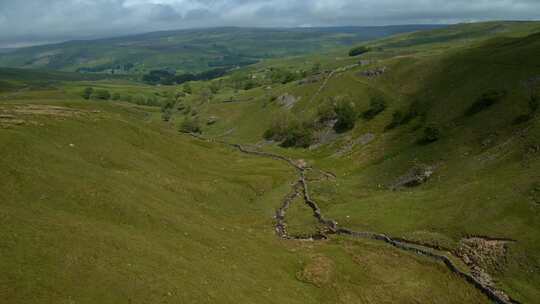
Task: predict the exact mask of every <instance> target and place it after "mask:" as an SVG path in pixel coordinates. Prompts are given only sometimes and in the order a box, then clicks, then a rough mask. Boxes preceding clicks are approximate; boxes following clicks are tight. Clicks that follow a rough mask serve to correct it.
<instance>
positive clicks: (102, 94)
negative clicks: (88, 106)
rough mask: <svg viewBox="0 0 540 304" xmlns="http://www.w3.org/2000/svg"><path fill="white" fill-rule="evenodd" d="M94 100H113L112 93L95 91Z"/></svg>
mask: <svg viewBox="0 0 540 304" xmlns="http://www.w3.org/2000/svg"><path fill="white" fill-rule="evenodd" d="M92 98H93V99H98V100H109V99H111V93H109V91H107V90H95V91H94V93H92Z"/></svg>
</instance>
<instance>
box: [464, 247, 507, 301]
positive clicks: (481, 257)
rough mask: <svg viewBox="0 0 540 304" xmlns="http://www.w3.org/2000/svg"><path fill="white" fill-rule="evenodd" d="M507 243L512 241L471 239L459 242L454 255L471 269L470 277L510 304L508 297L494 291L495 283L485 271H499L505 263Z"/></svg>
mask: <svg viewBox="0 0 540 304" xmlns="http://www.w3.org/2000/svg"><path fill="white" fill-rule="evenodd" d="M509 242H512V241H510V240H500V239H488V238H481V237H472V238H467V239H463V240H461V242H460V243H459V247H458V249H457V250H456V255H457V256H458V257H460V258H461V259H462V260H463V262H464V263H465V264H467V266H469V267H470V268H471V275H472V276H473V277H474V278H476V279H477V280H478V281H479V282H481V283H482V284H483V285H484V286H487V287H489V288H491V289H492V290H493V291H494V292H495V293H497V295H498V296H499V297H501V298H503V299H505V300H507V301H508V302H510V297H508V295H506V294H505V293H504V292H502V291H500V290H497V289H496V285H495V282H494V281H493V278H492V277H491V275H490V274H489V273H488V271H487V270H490V271H500V270H501V268H502V266H503V264H504V263H505V261H506V251H507V244H508V243H509Z"/></svg>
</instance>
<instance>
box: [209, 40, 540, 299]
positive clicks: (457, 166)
mask: <svg viewBox="0 0 540 304" xmlns="http://www.w3.org/2000/svg"><path fill="white" fill-rule="evenodd" d="M513 34H515V33H511V34H509V36H513ZM515 36H519V35H518V34H516V35H515ZM434 47H436V46H434ZM404 50H406V49H404ZM539 51H540V35H538V34H533V35H529V36H526V37H522V38H505V37H500V38H495V39H491V40H488V41H485V42H482V43H478V42H475V44H469V45H467V46H466V47H462V46H461V45H460V46H456V47H454V48H450V49H448V50H446V51H444V52H442V53H441V52H440V51H438V52H432V49H429V48H428V49H427V50H426V51H418V50H416V51H415V53H414V54H408V55H404V54H401V53H400V54H397V55H396V56H389V55H388V53H387V52H386V51H385V50H382V51H380V52H373V53H371V54H368V55H366V56H364V58H363V60H366V61H369V62H370V63H369V64H368V65H365V66H360V65H351V64H354V63H355V62H354V61H351V60H341V58H338V59H337V60H336V58H335V57H333V58H332V59H331V60H330V59H327V60H325V61H324V60H323V61H322V62H323V63H324V64H325V65H327V66H328V67H332V68H333V69H335V71H336V72H335V73H328V74H326V77H327V79H328V77H330V76H331V78H329V79H328V80H322V79H320V80H317V81H315V82H314V83H311V81H308V82H306V81H299V82H295V83H289V84H286V85H279V86H274V87H272V88H271V89H270V90H268V88H261V89H254V90H250V91H247V92H245V93H243V94H244V97H241V98H238V99H239V100H250V101H247V102H237V103H234V102H233V103H226V104H221V105H220V104H219V103H211V104H207V105H203V106H201V107H200V108H199V109H200V110H201V111H202V115H203V117H208V116H215V117H223V119H222V120H221V121H219V122H218V123H216V124H215V125H212V126H211V127H207V128H206V130H205V131H204V132H205V133H207V134H208V135H209V136H212V135H220V134H224V132H225V131H227V130H229V131H230V132H227V133H225V134H226V136H225V137H224V138H227V139H228V140H231V141H241V142H251V143H256V142H260V141H261V140H262V135H263V133H264V132H265V130H267V129H268V128H269V127H270V125H271V123H272V121H273V120H275V117H279V116H283V115H289V116H290V115H292V116H296V117H298V118H299V119H300V120H304V121H308V122H309V121H313V120H314V119H316V117H317V112H318V108H319V107H320V105H322V104H326V103H328V102H329V101H328V100H329V99H330V100H340V99H345V100H348V101H350V102H352V103H353V104H354V108H355V109H356V111H358V112H359V113H362V112H365V111H367V110H368V109H369V108H370V101H371V100H372V99H373V98H375V97H377V98H381V97H382V98H383V99H384V100H385V103H386V109H385V110H384V111H383V112H382V113H381V114H379V115H377V116H375V118H373V119H370V120H367V119H361V118H360V119H359V120H358V121H357V123H356V127H355V128H354V129H353V130H352V131H350V132H346V133H344V134H334V135H332V134H331V133H332V132H330V141H326V142H322V145H313V146H312V150H311V151H310V150H304V149H292V150H291V149H282V148H279V147H276V146H275V145H270V146H266V147H265V148H264V149H268V150H272V151H278V152H279V153H282V154H288V155H291V156H293V157H295V158H304V159H306V160H309V161H310V162H311V163H315V164H317V165H318V166H322V167H323V168H326V169H327V170H330V171H333V172H334V173H336V174H337V177H338V178H337V180H336V182H335V183H334V182H324V183H322V184H319V185H316V186H315V187H314V190H313V191H314V193H315V194H314V195H313V197H314V199H315V200H317V201H318V202H319V204H320V206H321V209H322V210H323V211H324V213H325V214H326V215H327V216H328V217H330V218H334V219H336V220H337V221H338V222H339V223H342V224H344V225H346V226H348V227H352V228H353V229H355V230H360V231H377V232H381V233H386V234H388V235H391V236H394V237H398V238H404V239H408V240H411V241H415V242H419V243H427V244H431V245H432V246H437V247H439V248H444V249H447V250H449V251H452V252H454V253H455V254H456V256H459V255H460V254H461V255H462V254H463V250H465V249H464V248H467V246H466V244H467V242H469V241H470V239H469V238H470V237H472V236H478V237H480V238H479V241H478V242H480V244H483V245H478V246H480V247H479V248H485V247H489V246H492V245H493V246H494V247H493V248H492V249H489V250H487V252H483V253H482V254H483V255H480V256H481V257H480V258H477V259H476V260H475V259H473V261H471V260H470V257H469V258H464V261H466V262H469V263H471V266H472V267H480V268H479V269H481V270H479V274H478V275H481V274H480V271H481V272H482V273H488V274H489V275H490V276H492V277H493V278H492V282H493V283H494V284H496V285H497V286H499V287H500V288H501V289H502V290H505V291H506V292H507V293H508V294H510V295H511V296H512V297H513V298H515V299H516V300H518V301H522V302H525V303H528V302H530V303H534V302H535V299H538V297H539V296H540V294H539V292H540V291H539V290H538V288H537V286H538V282H540V277H539V275H538V271H537V269H538V267H540V256H539V255H538V254H537V253H538V252H540V251H539V249H540V248H539V247H538V244H540V240H539V238H540V234H539V233H538V231H540V227H539V226H538V223H540V221H539V209H538V184H539V183H540V181H539V180H538V175H537V172H538V171H539V169H540V161H539V158H538V155H539V151H540V149H539V148H538V147H539V146H540V141H539V138H540V122H539V120H538V116H537V110H538V106H537V104H536V103H534V102H533V101H532V96H531V93H532V92H536V94H538V90H539V88H538V87H539V86H540V80H538V79H539V78H540V77H539V76H540V61H539V59H538V56H536V54H538V52H539ZM336 67H342V68H341V69H336ZM343 67H349V68H343ZM383 67H384V69H382V68H383ZM383 70H384V72H381V73H380V74H375V73H373V71H383ZM366 72H369V73H366ZM373 75H375V76H373ZM322 86H324V88H323V89H322V91H321V93H320V94H318V95H316V92H317V90H318V89H319V88H320V87H322ZM283 94H286V96H293V97H294V98H295V100H296V102H294V103H292V105H290V104H287V103H283V102H281V101H280V100H285V99H280V98H277V99H274V98H272V96H278V97H279V96H284V95H283ZM313 96H315V98H314V99H313ZM537 98H538V97H536V99H535V100H536V101H537V100H538V99H537ZM272 100H274V101H272ZM330 102H332V101H330ZM398 111H399V113H401V114H400V115H399V116H397V117H404V116H407V115H408V114H410V115H412V116H411V117H410V119H409V120H408V121H405V120H404V119H403V118H400V119H399V120H398V121H397V124H395V125H394V126H393V128H391V129H389V128H388V126H389V125H390V123H391V122H392V120H393V119H394V118H393V116H394V114H395V113H396V112H398ZM284 113H285V114H284ZM203 121H204V120H203ZM428 127H429V128H428ZM428 129H430V130H436V133H435V134H436V135H432V134H433V131H431V133H427V132H428V131H427V130H428ZM426 134H430V135H431V136H436V137H435V138H430V139H429V140H426V139H425V138H426V136H427V135H426ZM260 144H261V145H262V146H264V145H268V143H263V142H260ZM415 168H417V169H415ZM418 168H429V172H430V173H429V176H428V177H429V180H428V182H427V183H426V184H425V185H421V186H418V187H410V188H409V187H407V186H405V187H404V189H403V190H398V191H396V190H394V189H393V188H394V186H395V185H398V184H399V182H400V181H404V180H407V178H415V175H414V174H420V173H415V172H418V171H412V170H413V169H415V170H418ZM431 172H433V173H431ZM411 174H413V175H412V177H411ZM421 174H423V173H421ZM426 174H428V173H426ZM412 181H415V180H414V179H413V180H412ZM419 183H422V181H420V182H419ZM413 184H414V183H413ZM295 225H296V227H297V228H296V229H300V230H302V229H303V230H306V229H310V228H309V227H312V225H313V222H312V221H309V220H307V219H306V220H304V221H303V222H301V223H296V224H295ZM298 225H300V227H303V228H298V227H299V226H298ZM481 237H484V238H483V239H482V238H481ZM473 240H476V239H473ZM490 242H492V243H490ZM497 242H499V243H497ZM475 246H476V245H475ZM482 246H484V247H482ZM497 248H499V249H497ZM501 252H503V253H501ZM482 275H483V274H482Z"/></svg>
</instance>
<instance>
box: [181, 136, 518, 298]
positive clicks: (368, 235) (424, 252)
mask: <svg viewBox="0 0 540 304" xmlns="http://www.w3.org/2000/svg"><path fill="white" fill-rule="evenodd" d="M187 134H188V135H190V136H192V137H194V138H196V139H199V140H203V141H206V142H211V143H218V144H222V145H226V146H229V147H232V148H234V149H236V150H238V151H240V152H241V153H243V154H247V155H253V156H259V157H265V158H271V159H275V160H279V161H283V162H286V163H287V164H288V165H289V166H291V167H293V168H294V169H295V170H296V171H297V172H298V180H297V181H296V182H294V183H292V186H291V188H292V189H291V192H290V193H288V194H287V195H286V196H285V198H284V199H283V201H282V204H281V206H280V207H279V209H277V211H276V215H275V220H276V224H275V230H276V234H277V236H278V237H280V238H282V239H284V240H297V241H316V240H324V239H327V238H328V235H340V236H347V237H351V238H358V239H370V240H375V241H381V242H385V243H387V244H389V245H391V246H393V247H394V248H397V249H400V250H403V251H407V252H412V253H414V254H416V255H419V256H423V257H427V258H430V259H432V260H435V261H437V262H442V263H443V264H444V265H445V266H446V267H447V268H448V269H449V270H450V271H451V272H452V273H454V274H456V275H458V276H459V277H461V278H463V279H464V280H465V281H466V282H467V283H469V284H471V285H472V286H473V287H475V288H476V289H478V290H479V291H481V292H482V293H483V294H485V295H486V296H487V297H488V298H489V299H490V300H491V301H493V302H494V303H498V304H519V302H518V301H516V300H514V299H511V298H510V297H509V296H507V295H506V294H505V293H504V292H503V291H501V290H497V289H495V288H493V287H491V286H487V285H486V284H485V283H483V282H482V281H480V280H479V279H477V278H475V277H474V276H472V275H471V274H469V273H467V272H464V271H462V270H461V269H459V268H458V266H457V265H456V264H455V263H454V262H453V261H452V260H451V259H450V258H449V257H447V256H446V255H442V254H438V253H435V252H433V251H432V250H433V249H437V248H435V247H432V246H428V245H425V244H419V243H415V242H411V241H407V240H404V239H397V238H391V237H390V236H388V235H386V234H381V233H375V232H367V231H353V230H351V229H348V228H346V227H341V226H339V225H338V223H337V222H336V221H335V220H333V219H329V218H326V217H325V216H324V215H323V213H322V211H321V209H320V208H319V206H318V204H317V203H316V202H315V201H314V200H313V199H312V198H311V196H310V194H309V181H308V179H307V178H306V173H307V172H308V171H310V170H313V168H311V167H309V166H307V165H303V164H301V163H300V162H296V161H294V160H292V159H290V158H287V157H284V156H281V155H278V154H274V153H269V152H262V151H255V150H251V149H247V148H246V147H244V146H243V145H240V144H234V143H229V142H226V141H223V140H217V139H210V138H206V137H203V136H201V135H199V134H194V133H187ZM321 172H322V173H323V175H325V176H327V177H335V175H334V174H333V173H330V172H325V171H321ZM299 196H300V197H301V198H302V199H303V201H304V203H305V204H306V205H307V206H308V207H309V208H310V209H311V210H312V212H313V216H314V217H315V219H316V220H317V222H318V223H319V224H320V225H322V226H323V227H324V228H325V231H324V232H320V233H318V234H314V235H289V233H288V231H287V222H286V214H287V210H288V209H289V207H290V205H291V204H292V203H293V201H294V200H295V199H296V198H297V197H299Z"/></svg>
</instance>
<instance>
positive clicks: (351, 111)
mask: <svg viewBox="0 0 540 304" xmlns="http://www.w3.org/2000/svg"><path fill="white" fill-rule="evenodd" d="M334 111H335V113H336V118H337V122H336V124H335V125H334V130H335V131H336V132H338V133H343V132H347V131H349V130H352V129H353V128H354V126H355V125H356V119H357V118H358V114H357V112H356V109H355V108H354V105H353V104H352V103H351V102H347V101H343V102H340V103H338V104H337V105H336V106H335V108H334Z"/></svg>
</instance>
